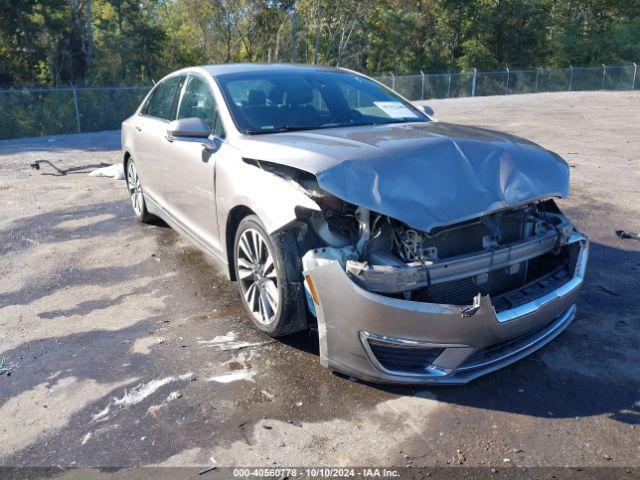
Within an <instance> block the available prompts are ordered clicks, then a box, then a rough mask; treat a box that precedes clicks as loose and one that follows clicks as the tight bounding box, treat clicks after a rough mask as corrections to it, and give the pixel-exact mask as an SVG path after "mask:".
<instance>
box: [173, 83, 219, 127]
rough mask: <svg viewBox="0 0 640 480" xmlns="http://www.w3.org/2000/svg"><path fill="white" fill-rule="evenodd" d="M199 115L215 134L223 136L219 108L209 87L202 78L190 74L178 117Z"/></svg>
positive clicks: (181, 99)
mask: <svg viewBox="0 0 640 480" xmlns="http://www.w3.org/2000/svg"><path fill="white" fill-rule="evenodd" d="M192 117H197V118H201V119H202V120H204V121H205V122H206V123H207V125H209V127H211V131H212V132H213V134H214V135H216V136H218V137H221V138H223V137H224V128H222V122H221V121H220V119H219V118H218V109H217V107H216V102H215V100H214V99H213V95H212V94H211V91H210V90H209V87H208V86H207V84H206V83H205V81H204V80H202V79H201V78H199V77H197V76H195V75H190V76H189V77H188V78H187V82H186V84H185V86H184V90H183V92H182V97H181V98H180V105H179V106H178V115H177V116H176V118H192Z"/></svg>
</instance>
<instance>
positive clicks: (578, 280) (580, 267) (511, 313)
mask: <svg viewBox="0 0 640 480" xmlns="http://www.w3.org/2000/svg"><path fill="white" fill-rule="evenodd" d="M573 243H580V254H579V255H578V260H577V262H576V268H575V272H574V274H573V278H572V279H571V280H569V281H568V282H567V283H565V284H564V285H562V286H560V287H558V288H557V289H555V290H554V291H553V292H550V293H548V294H546V295H544V296H542V297H540V298H536V299H535V300H532V301H531V302H528V303H525V304H524V305H520V306H519V307H515V308H512V309H510V310H505V311H503V312H500V313H498V314H497V317H498V322H500V323H505V322H510V321H511V320H515V319H517V318H521V317H524V316H525V315H531V314H532V313H535V312H537V311H538V310H540V309H541V308H542V307H543V306H545V305H546V304H548V303H550V302H553V301H554V300H557V299H558V298H562V297H565V296H567V295H568V294H569V293H571V292H572V291H574V290H575V289H576V288H579V287H580V286H581V285H582V281H583V280H584V272H585V270H586V268H587V259H588V257H589V241H588V240H587V238H586V237H585V236H583V235H580V234H578V233H574V234H573V235H571V237H569V239H568V240H567V243H566V245H571V244H573Z"/></svg>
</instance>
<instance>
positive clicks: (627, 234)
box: [616, 230, 640, 240]
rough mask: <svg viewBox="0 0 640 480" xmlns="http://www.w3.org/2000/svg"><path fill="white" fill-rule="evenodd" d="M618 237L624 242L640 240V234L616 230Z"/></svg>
mask: <svg viewBox="0 0 640 480" xmlns="http://www.w3.org/2000/svg"><path fill="white" fill-rule="evenodd" d="M616 235H617V236H618V237H619V238H622V239H623V240H628V239H633V240H640V233H636V232H628V231H627V230H616Z"/></svg>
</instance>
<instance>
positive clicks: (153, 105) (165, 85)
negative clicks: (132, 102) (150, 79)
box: [141, 77, 182, 120]
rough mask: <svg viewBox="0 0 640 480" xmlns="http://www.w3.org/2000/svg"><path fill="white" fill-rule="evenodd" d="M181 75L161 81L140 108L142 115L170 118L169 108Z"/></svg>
mask: <svg viewBox="0 0 640 480" xmlns="http://www.w3.org/2000/svg"><path fill="white" fill-rule="evenodd" d="M181 80H182V77H173V78H170V79H168V80H165V81H164V82H162V83H161V84H160V85H159V86H158V88H156V90H155V91H154V92H153V93H152V94H151V96H150V97H149V99H148V100H147V103H146V104H145V106H144V107H143V108H142V112H141V113H142V114H143V115H149V116H150V117H156V118H161V119H163V120H171V109H172V107H173V100H174V98H175V96H176V92H177V90H178V87H179V86H180V82H181Z"/></svg>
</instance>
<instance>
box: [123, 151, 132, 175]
mask: <svg viewBox="0 0 640 480" xmlns="http://www.w3.org/2000/svg"><path fill="white" fill-rule="evenodd" d="M130 158H131V154H130V153H129V152H124V156H123V157H122V166H123V167H124V169H125V171H126V170H127V163H129V159H130Z"/></svg>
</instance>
